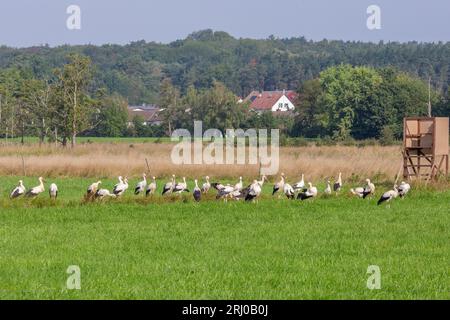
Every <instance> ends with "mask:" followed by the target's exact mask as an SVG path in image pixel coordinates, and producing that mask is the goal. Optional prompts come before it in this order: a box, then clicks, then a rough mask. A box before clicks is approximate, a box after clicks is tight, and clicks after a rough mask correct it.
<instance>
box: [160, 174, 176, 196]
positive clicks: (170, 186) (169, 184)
mask: <svg viewBox="0 0 450 320" xmlns="http://www.w3.org/2000/svg"><path fill="white" fill-rule="evenodd" d="M175 184H176V183H175V175H174V174H173V175H172V180H171V181H170V182H167V183H166V184H165V185H164V188H163V191H162V194H163V195H165V194H166V193H172V191H173V188H175Z"/></svg>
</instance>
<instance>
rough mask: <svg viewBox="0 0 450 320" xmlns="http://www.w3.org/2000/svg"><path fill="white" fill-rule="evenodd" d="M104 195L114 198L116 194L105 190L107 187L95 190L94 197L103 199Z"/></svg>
mask: <svg viewBox="0 0 450 320" xmlns="http://www.w3.org/2000/svg"><path fill="white" fill-rule="evenodd" d="M106 197H111V198H115V197H116V195H115V194H112V193H110V192H109V190H107V189H99V190H97V192H96V193H95V198H96V199H100V200H103V199H104V198H106Z"/></svg>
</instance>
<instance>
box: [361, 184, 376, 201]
mask: <svg viewBox="0 0 450 320" xmlns="http://www.w3.org/2000/svg"><path fill="white" fill-rule="evenodd" d="M366 183H367V185H366V186H365V187H364V193H363V198H364V199H365V198H366V197H367V196H369V195H370V196H372V195H374V194H375V185H374V184H373V183H372V182H371V181H370V179H366Z"/></svg>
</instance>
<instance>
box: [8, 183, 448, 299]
mask: <svg viewBox="0 0 450 320" xmlns="http://www.w3.org/2000/svg"><path fill="white" fill-rule="evenodd" d="M18 179H19V177H1V178H0V186H2V189H1V190H0V192H1V195H0V298H2V299H8V298H25V299H32V298H37V299H54V298H58V299H85V298H86V299H101V298H108V299H109V298H125V299H141V298H144V299H203V298H205V299H334V298H335V299H344V298H350V299H388V298H393V299H436V298H439V299H448V298H450V296H449V288H450V265H449V262H450V241H449V230H450V206H449V201H450V191H448V190H446V191H445V190H444V191H435V190H433V189H431V188H430V189H421V190H415V189H414V188H413V190H412V191H411V193H410V194H408V197H407V198H406V199H404V200H402V199H396V200H395V201H394V202H393V203H392V204H391V206H390V207H386V206H377V205H376V200H377V199H375V198H374V199H365V200H362V199H357V198H353V197H350V196H349V195H348V193H347V191H348V189H345V190H344V191H343V192H342V194H340V195H338V196H334V195H333V196H330V197H322V196H321V197H318V198H316V199H314V200H312V201H305V202H300V201H297V200H292V201H289V200H287V199H284V198H281V199H278V198H277V197H272V196H270V188H271V186H269V185H268V186H266V187H265V190H264V195H263V197H262V198H261V199H260V200H259V201H258V202H257V203H243V202H231V201H229V202H228V203H224V202H223V201H215V200H214V195H213V193H211V195H210V196H208V199H205V201H203V202H200V203H195V202H193V201H192V198H191V195H190V194H185V195H183V196H169V197H168V198H164V199H163V198H162V197H161V196H160V195H157V196H154V198H153V199H144V198H143V197H142V196H140V197H136V196H134V195H132V190H131V189H132V187H131V186H133V185H134V183H135V182H136V181H137V180H135V181H132V182H131V183H130V190H129V191H128V194H127V195H125V196H124V198H123V199H110V200H108V201H105V202H103V203H88V204H85V203H83V202H82V200H81V199H82V196H83V193H84V191H85V189H86V187H87V186H88V185H89V184H90V183H91V181H90V180H86V179H76V178H70V179H69V178H58V179H55V180H52V179H48V180H47V182H46V185H47V186H48V184H49V183H50V182H56V183H57V184H58V186H59V188H60V197H59V199H58V200H57V201H56V202H52V201H50V200H49V199H47V198H48V195H47V194H42V195H41V196H40V198H38V199H35V200H26V199H17V201H11V200H9V199H8V193H9V191H10V190H9V186H11V187H12V186H13V185H15V184H16V183H17V180H18ZM35 184H36V179H35V178H27V179H25V185H26V186H28V187H31V186H34V185H35ZM113 184H114V181H104V187H106V188H111V187H112V185H113ZM190 185H191V186H192V182H190ZM5 186H8V187H5ZM160 187H161V183H160ZM346 187H349V186H346ZM385 188H386V187H385V186H380V187H379V189H378V193H377V195H379V194H380V193H381V192H382V191H383V190H382V189H385ZM319 189H323V186H319ZM70 265H77V266H79V267H80V270H81V290H68V289H67V287H66V280H67V277H68V276H69V275H68V274H67V273H66V270H67V268H68V266H70ZM369 265H377V266H379V267H380V270H381V289H379V290H369V289H368V288H367V279H368V278H369V276H370V274H368V273H367V268H368V266H369Z"/></svg>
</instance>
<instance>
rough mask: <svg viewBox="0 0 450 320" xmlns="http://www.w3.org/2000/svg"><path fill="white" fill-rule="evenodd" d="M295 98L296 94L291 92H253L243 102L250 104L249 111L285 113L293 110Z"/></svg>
mask: <svg viewBox="0 0 450 320" xmlns="http://www.w3.org/2000/svg"><path fill="white" fill-rule="evenodd" d="M296 98H297V94H296V93H295V91H292V90H283V91H262V92H258V91H253V92H251V93H250V94H249V95H248V96H247V98H245V99H244V101H245V102H250V109H252V110H254V111H257V112H263V111H272V112H286V111H293V110H295V105H294V102H295V100H296Z"/></svg>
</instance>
